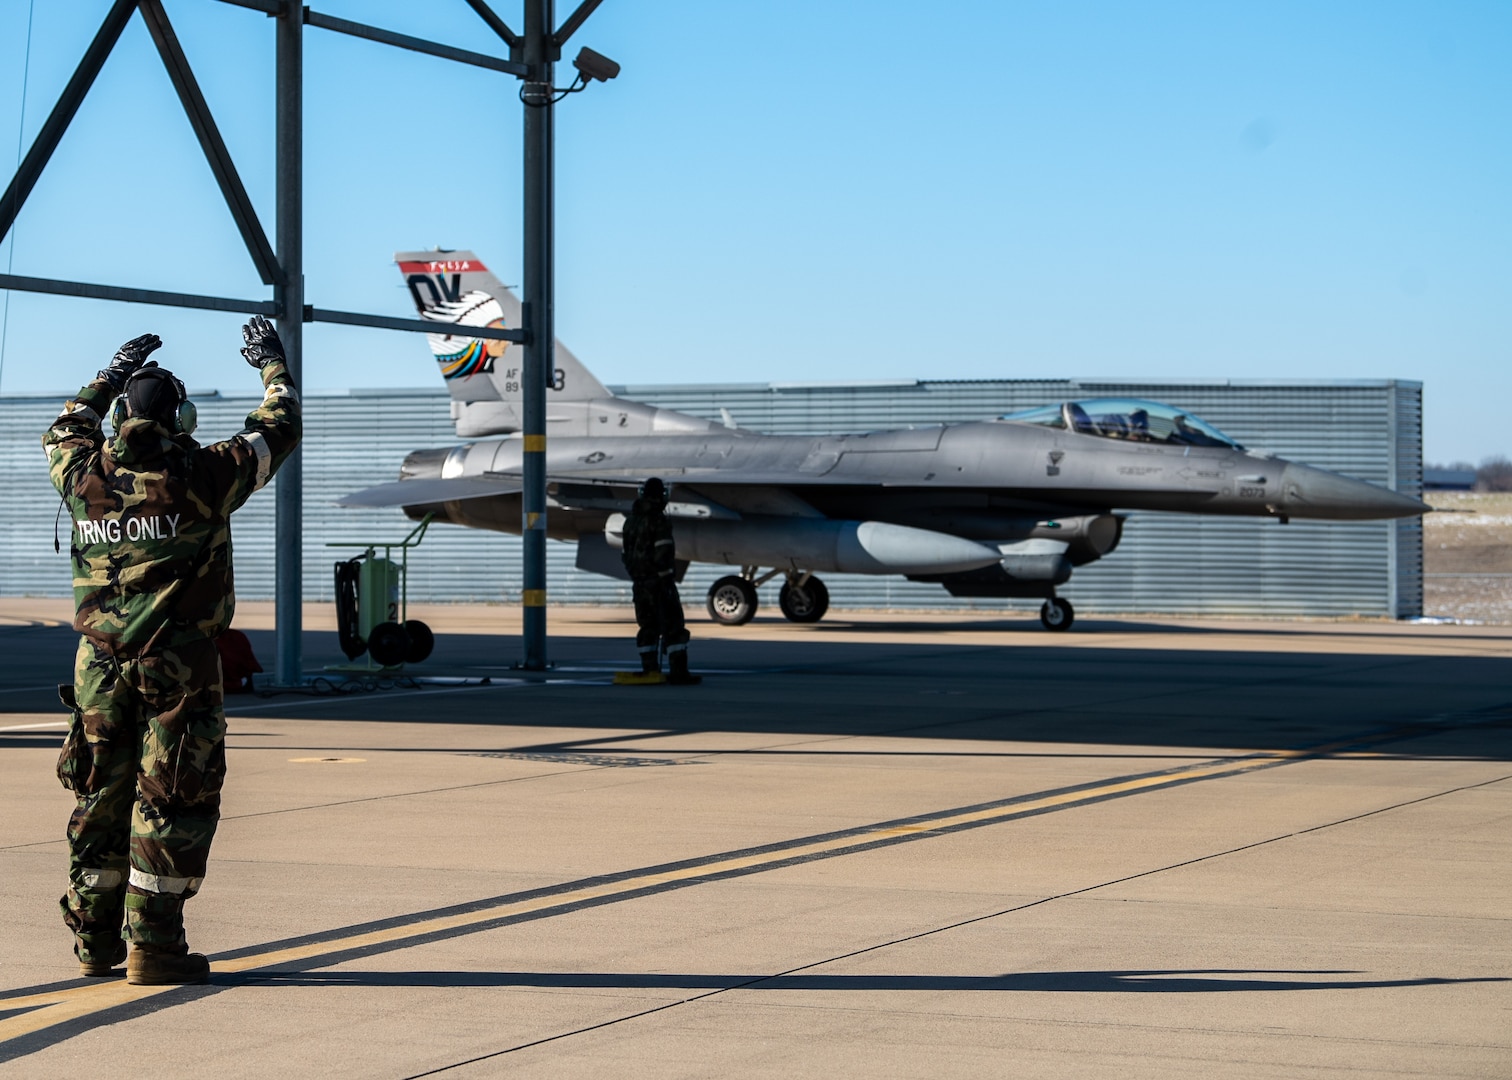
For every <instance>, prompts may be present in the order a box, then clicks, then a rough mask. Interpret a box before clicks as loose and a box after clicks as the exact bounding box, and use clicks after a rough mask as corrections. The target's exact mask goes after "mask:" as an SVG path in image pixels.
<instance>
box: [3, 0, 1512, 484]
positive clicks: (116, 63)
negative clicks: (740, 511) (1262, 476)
mask: <svg viewBox="0 0 1512 1080" xmlns="http://www.w3.org/2000/svg"><path fill="white" fill-rule="evenodd" d="M107 6H108V5H107V3H105V2H104V0H43V2H39V3H36V4H35V5H34V10H32V8H33V5H32V4H31V3H30V2H29V0H0V162H4V163H5V165H4V168H3V170H0V171H4V172H5V173H6V174H7V175H8V174H9V173H10V171H11V169H12V168H13V165H14V154H15V152H16V148H17V140H18V136H19V138H20V139H21V142H22V143H23V144H24V145H29V144H30V141H31V139H32V137H33V136H34V135H35V134H36V132H37V130H38V128H39V127H40V126H41V124H42V122H43V120H44V119H45V118H46V115H47V112H48V110H49V109H50V108H51V106H52V104H53V102H54V101H55V100H56V97H57V94H58V92H59V90H60V89H61V88H62V86H63V84H64V82H65V81H66V79H67V78H68V75H69V74H70V72H71V71H72V69H73V66H74V65H75V64H76V63H77V60H78V58H79V56H80V55H81V54H82V52H83V49H84V47H85V45H86V44H87V42H88V40H89V38H90V37H91V36H92V34H93V32H94V29H95V28H96V26H97V25H98V22H99V19H100V18H101V17H102V15H103V13H104V11H105V9H106V7H107ZM312 6H313V7H314V8H315V9H316V10H319V11H324V12H327V13H329V14H333V15H341V16H345V17H348V18H354V19H360V20H362V21H365V22H370V23H375V24H379V25H382V26H385V27H388V28H391V29H395V30H399V31H402V32H408V33H414V34H419V35H424V36H428V37H432V38H435V39H438V40H443V41H447V42H450V43H453V44H457V45H462V46H465V47H471V48H474V49H478V50H485V51H497V50H496V49H495V46H496V45H497V44H498V43H497V41H496V40H495V39H493V38H492V36H491V34H490V33H489V31H488V30H487V29H486V28H485V27H483V25H482V23H481V22H480V21H479V20H478V19H477V17H476V16H475V15H474V14H473V13H472V12H471V10H469V9H468V7H467V6H466V4H465V3H463V2H462V0H430V2H427V3H424V4H418V3H401V2H399V0H364V2H357V0H322V2H317V3H314V4H313V5H312ZM560 7H561V11H559V17H562V16H564V15H565V13H566V11H567V10H569V5H568V4H566V3H562V4H560ZM167 8H168V12H169V15H170V16H171V18H172V19H173V20H174V23H175V26H176V27H177V29H178V32H179V34H180V36H181V38H182V39H183V41H184V46H185V49H186V51H187V53H188V55H189V58H190V61H191V63H192V64H193V65H194V67H195V70H196V74H197V75H198V77H199V79H200V81H201V83H202V85H203V87H204V90H205V94H206V96H207V98H208V99H209V101H210V104H211V106H212V108H213V109H214V111H215V114H216V118H217V120H218V122H219V124H220V126H221V129H222V133H223V134H224V136H225V138H226V141H227V143H228V145H229V146H230V149H231V153H232V155H233V157H234V158H235V160H236V163H237V166H238V168H239V170H240V171H241V174H242V177H243V179H244V181H245V183H246V185H247V187H248V190H249V191H250V193H251V196H252V198H253V200H254V202H255V203H256V204H257V207H258V209H259V212H260V213H261V214H262V215H263V219H264V223H265V226H266V227H267V229H268V230H269V232H270V233H271V231H272V226H273V196H274V189H273V169H272V166H273V157H272V155H273V113H272V95H271V87H272V74H273V34H272V26H271V23H270V22H269V21H268V20H266V19H265V18H264V17H263V16H261V15H259V14H257V13H254V12H249V11H245V10H241V9H237V8H233V7H229V6H226V5H222V4H219V3H214V2H211V0H167ZM496 9H497V10H498V11H499V12H500V13H501V14H502V15H503V16H504V17H505V19H506V20H508V21H509V22H511V24H512V25H515V26H516V28H518V26H519V23H520V12H519V10H518V6H517V4H516V3H511V2H510V0H499V2H498V3H497V4H496ZM29 11H30V13H31V20H32V27H31V47H30V52H29V60H28V51H27V48H26V40H27V23H28V15H29ZM305 33H306V61H307V63H306V126H305V131H306V165H305V176H306V226H307V237H306V264H307V271H306V277H307V284H308V294H309V296H308V299H309V301H310V302H311V303H314V304H316V305H317V306H321V307H329V308H338V309H346V310H358V311H376V312H384V313H392V314H408V313H409V310H408V304H407V298H406V294H405V292H404V290H403V287H402V282H401V281H400V278H399V276H398V273H397V271H396V270H395V269H394V267H393V266H392V263H391V262H390V258H391V255H392V253H393V252H394V251H396V250H401V249H406V248H418V247H428V246H434V245H438V244H439V245H443V246H447V247H471V248H472V249H473V250H475V251H476V252H477V253H478V254H479V255H480V256H482V257H483V259H484V260H485V261H486V262H488V263H489V265H490V266H492V267H493V268H494V269H495V270H496V271H497V272H498V273H499V276H500V277H501V278H502V279H503V280H505V281H506V282H518V280H519V270H518V267H519V263H520V231H521V230H520V214H521V210H520V170H521V162H520V112H521V107H520V105H519V104H518V100H517V98H516V93H517V83H516V82H515V80H513V79H512V78H510V77H508V76H505V75H500V74H497V73H494V72H488V71H483V70H478V69H472V68H465V67H461V66H459V65H454V64H449V63H446V62H443V61H440V60H435V59H432V58H430V57H425V56H420V55H416V54H412V53H407V52H403V51H401V50H397V49H392V48H388V47H385V46H381V45H377V44H373V43H369V42H364V41H358V40H353V39H350V38H346V37H342V36H339V35H334V34H331V33H329V32H327V31H323V30H318V29H311V28H307V29H306V32H305ZM579 45H590V46H592V47H593V48H595V49H597V50H598V51H600V52H603V53H605V54H607V55H609V56H611V57H613V58H615V59H616V60H618V61H619V62H620V63H621V64H622V65H623V68H624V70H623V74H622V75H621V76H620V78H619V79H617V80H616V81H614V82H612V83H610V84H607V85H604V84H595V85H594V86H592V87H591V88H590V89H589V90H588V91H587V92H585V93H582V94H578V95H574V96H572V97H570V98H569V99H567V101H565V102H564V103H563V104H562V105H561V106H560V107H559V109H558V143H557V146H558V152H557V172H558V224H557V234H558V254H557V267H558V312H557V327H558V334H559V336H560V337H561V338H562V339H563V340H564V341H566V342H567V343H568V344H569V345H570V346H571V347H572V348H573V349H574V351H575V352H577V353H578V355H579V356H580V357H582V358H583V359H584V360H585V361H586V362H587V363H588V364H589V366H590V367H592V368H593V369H594V371H595V373H596V374H598V375H599V377H600V378H601V379H603V380H604V381H605V382H610V383H624V382H631V383H646V382H674V381H691V382H731V381H735V382H764V381H778V380H850V379H886V378H913V377H930V378H963V379H968V378H1001V377H1038V376H1082V377H1106V376H1130V377H1162V378H1181V377H1188V376H1198V377H1204V378H1211V377H1229V378H1297V377H1300V378H1374V377H1396V378H1404V379H1420V380H1422V381H1423V382H1424V383H1425V400H1426V425H1425V426H1426V442H1427V446H1426V455H1427V456H1428V457H1429V458H1430V459H1437V460H1444V461H1447V460H1451V459H1455V458H1463V459H1468V460H1471V461H1479V460H1480V459H1482V458H1484V457H1486V456H1488V455H1492V454H1499V453H1512V434H1509V429H1508V425H1507V423H1506V422H1505V420H1504V418H1503V417H1504V414H1505V413H1506V412H1507V411H1508V407H1509V405H1512V214H1509V206H1512V197H1509V193H1512V140H1509V139H1508V138H1507V133H1508V131H1509V130H1512V5H1509V4H1506V3H1503V2H1468V0H1466V2H1457V0H1446V2H1442V3H1434V4H1427V3H1412V4H1407V3H1390V2H1385V3H1381V2H1376V3H1368V4H1367V3H1347V2H1328V3H1323V4H1318V3H1286V2H1280V3H1267V4H1263V5H1262V4H1258V3H1253V4H1213V3H1177V2H1151V3H1142V4H1111V3H1101V2H1087V3H1081V4H1075V5H1071V4H1052V3H1018V2H1003V0H997V2H960V3H949V2H940V3H936V4H932V5H922V4H910V5H904V4H901V3H893V2H890V0H869V2H866V3H860V2H855V0H828V2H824V3H814V2H813V0H807V2H803V0H766V2H763V3H754V2H738V0H721V2H719V3H707V2H703V3H695V2H691V0H660V2H647V0H642V2H639V3H631V2H630V0H605V3H604V4H603V6H602V7H601V8H600V9H599V11H598V13H597V14H595V15H594V16H593V18H592V19H590V20H589V22H588V23H587V24H586V25H585V26H584V28H583V29H582V30H581V31H579V33H578V35H577V37H576V38H575V39H574V40H573V42H572V43H571V45H570V46H569V49H568V55H569V56H570V55H571V54H572V53H573V52H575V50H576V48H577V47H578V46H579ZM28 65H29V74H28V75H27V77H26V79H25V81H24V95H25V109H24V116H23V110H22V98H23V70H27V69H28ZM570 74H571V71H570V68H568V67H567V66H566V65H563V74H562V75H561V77H560V78H559V80H558V81H559V82H560V83H562V84H565V83H566V82H567V81H568V75H570ZM0 266H10V267H11V269H12V272H14V273H17V274H28V275H35V276H54V277H63V278H70V279H74V280H83V281H93V282H104V283H112V284H128V285H136V286H141V287H147V288H162V289H182V290H185V291H191V292H204V293H210V294H216V295H225V296H247V297H261V296H263V295H265V290H264V289H263V288H262V286H261V284H260V282H259V281H258V279H257V276H256V273H255V272H254V270H253V268H252V264H251V262H250V260H249V259H248V258H247V256H246V254H245V251H244V250H243V248H242V246H241V243H240V239H239V237H238V236H237V233H236V231H235V229H234V227H233V225H232V223H231V219H230V217H229V215H228V214H227V213H226V211H225V209H224V206H223V204H222V203H221V201H220V196H219V193H218V190H217V189H216V186H215V184H214V181H213V180H212V178H211V175H210V172H209V169H208V167H207V166H206V165H205V163H204V161H203V158H202V157H201V155H200V153H199V150H198V147H197V145H196V143H195V141H194V138H193V135H192V133H191V131H190V129H189V126H188V123H187V121H186V120H185V119H184V118H183V116H182V113H181V111H180V109H179V106H178V103H177V100H176V98H175V96H174V94H173V91H172V88H171V87H170V85H169V83H168V79H167V76H166V75H165V74H164V73H163V71H162V69H161V65H160V63H159V62H158V60H157V57H156V53H155V50H154V49H153V48H152V45H151V42H150V39H149V38H148V35H147V33H146V30H145V28H144V27H143V26H142V24H141V21H140V19H139V18H138V19H133V21H132V24H131V25H130V27H129V28H128V29H127V31H126V33H125V35H124V36H123V38H122V40H121V43H120V45H119V46H118V47H117V50H116V52H115V54H114V55H113V56H112V58H111V60H110V62H109V64H108V65H107V67H106V69H105V71H104V73H103V75H102V76H101V78H100V80H99V82H98V83H97V84H96V87H95V89H94V91H93V93H92V94H91V96H90V99H89V100H88V102H87V103H86V104H85V106H84V108H83V110H82V111H81V113H80V115H79V118H78V120H77V121H76V122H75V125H74V128H73V129H72V130H71V131H70V132H69V134H68V136H67V137H66V138H65V140H64V142H63V144H62V146H61V147H60V149H59V152H58V153H57V155H55V157H54V159H53V162H52V163H51V165H50V166H49V167H48V170H47V172H46V173H45V174H44V176H43V179H42V182H41V183H40V184H39V185H38V187H37V189H36V191H35V192H34V194H33V195H32V197H31V200H30V201H29V202H28V204H27V206H26V208H25V209H24V210H23V212H22V215H21V217H20V220H19V222H18V224H17V228H16V230H15V231H14V233H13V234H12V236H11V237H9V238H7V240H6V241H5V243H4V245H0ZM240 321H241V319H240V318H239V317H237V316H232V315H217V314H208V313H194V312H179V311H176V310H172V309H167V308H148V307H134V306H128V305H123V304H114V303H98V302H93V301H84V300H76V299H70V298H54V297H40V296H35V295H28V294H20V293H13V294H11V295H10V298H9V314H8V320H7V324H6V326H5V355H4V368H3V371H0V392H7V393H22V392H38V391H47V392H51V391H55V390H56V391H64V390H70V389H72V388H73V387H74V386H76V385H77V384H78V383H79V382H80V381H82V379H83V378H85V377H87V376H88V375H89V374H90V373H91V372H92V371H93V370H94V369H95V368H96V367H98V366H99V365H100V364H101V363H103V362H104V361H105V360H106V359H107V358H108V357H109V355H110V353H111V352H113V351H114V348H115V346H116V345H117V344H119V342H121V341H123V340H125V339H126V338H129V337H133V336H135V335H136V334H138V333H142V332H144V331H145V330H149V329H150V330H153V331H156V332H158V333H160V334H161V335H162V336H163V338H164V339H165V341H166V342H167V344H166V346H165V348H164V350H163V353H162V354H161V355H162V359H163V362H164V363H165V364H168V365H169V366H172V367H174V368H175V370H177V371H179V372H180V373H181V374H182V375H184V376H185V378H186V381H187V382H188V383H189V385H190V386H191V388H195V387H198V388H204V389H209V388H216V387H226V388H231V387H238V386H241V385H243V384H244V383H246V381H247V380H248V379H249V378H250V377H251V374H250V372H249V371H248V370H247V369H246V368H245V367H244V366H242V363H241V360H240V359H239V357H238V356H237V354H236V352H235V345H236V344H238V343H239V339H238V333H237V327H238V326H239V324H240ZM306 335H307V336H306V342H307V344H306V360H305V365H306V369H305V370H306V375H305V383H306V385H307V386H308V387H312V388H323V389H338V388H344V387H349V386H359V385H362V386H421V385H433V384H436V385H438V382H437V381H436V375H435V370H434V366H433V364H432V362H431V360H430V358H429V355H428V352H427V350H426V348H425V345H424V342H423V340H421V339H420V338H419V337H417V336H413V335H406V334H395V333H388V332H382V331H369V330H358V329H349V328H333V327H324V326H314V327H309V328H307V330H306Z"/></svg>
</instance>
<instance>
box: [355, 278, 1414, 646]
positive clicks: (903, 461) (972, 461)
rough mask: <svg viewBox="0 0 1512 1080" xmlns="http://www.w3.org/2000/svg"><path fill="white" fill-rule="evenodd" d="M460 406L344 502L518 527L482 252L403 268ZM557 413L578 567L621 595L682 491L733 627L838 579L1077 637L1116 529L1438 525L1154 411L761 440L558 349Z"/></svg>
mask: <svg viewBox="0 0 1512 1080" xmlns="http://www.w3.org/2000/svg"><path fill="white" fill-rule="evenodd" d="M395 259H396V261H397V262H398V264H399V268H400V271H401V272H402V273H403V274H404V277H405V280H406V282H407V284H408V286H409V290H410V293H411V295H412V296H413V297H414V300H415V305H416V307H417V308H418V309H419V311H420V314H421V316H422V317H424V318H426V319H431V320H434V321H435V322H436V324H437V325H436V332H435V333H434V334H432V335H430V336H429V341H430V347H431V351H432V352H433V353H434V354H435V358H436V361H437V363H438V364H439V365H440V367H441V374H442V377H443V378H444V379H445V380H446V385H447V386H448V387H449V388H450V390H451V408H452V418H453V419H454V420H455V421H456V425H457V435H458V437H459V438H462V439H467V440H471V441H468V442H464V443H462V444H461V445H458V446H450V447H441V448H439V449H435V450H417V451H415V452H414V453H412V454H410V455H409V456H408V457H407V458H406V459H405V461H404V464H403V466H402V468H401V469H400V478H399V480H398V481H396V482H394V483H388V484H382V485H379V486H378V487H374V488H369V489H367V490H365V491H360V492H357V493H355V494H353V495H349V496H347V497H346V498H345V499H343V500H341V501H342V502H343V503H344V504H346V505H349V506H401V507H403V508H404V512H405V513H406V514H407V515H408V516H409V517H410V518H413V519H416V520H419V519H420V518H422V517H424V515H426V514H435V515H436V519H437V520H439V521H449V522H453V523H455V524H458V525H466V526H470V527H472V528H478V529H492V530H496V531H498V532H505V533H515V534H518V533H519V532H520V531H521V501H522V500H521V476H522V465H521V458H522V446H523V442H522V438H521V436H520V435H519V431H520V428H521V426H522V423H523V406H522V402H521V378H520V352H521V350H520V349H519V348H518V347H516V346H511V345H509V344H508V343H506V342H502V341H493V340H485V339H480V338H476V337H469V336H468V334H467V328H468V327H483V326H487V327H518V326H519V325H520V304H519V301H518V300H517V299H516V298H515V296H514V295H513V294H512V293H511V292H510V291H509V290H508V289H506V288H505V287H504V286H503V285H501V284H500V283H499V281H498V279H496V278H495V277H494V275H493V274H492V273H490V272H489V271H488V269H487V268H486V267H485V266H484V265H483V263H482V262H481V261H480V260H479V259H478V258H477V256H475V255H474V254H473V253H472V252H468V251H445V252H443V251H425V252H405V253H401V254H398V255H396V256H395ZM554 375H555V378H554V381H553V385H552V388H551V390H550V392H549V393H548V395H547V398H548V400H547V424H548V427H547V444H546V445H547V464H546V470H547V478H548V488H547V491H548V497H549V500H550V501H549V503H548V507H549V512H548V514H547V525H548V535H549V536H550V537H552V538H553V539H558V540H568V541H575V542H576V543H577V545H578V557H577V565H578V566H579V567H580V568H582V569H585V570H591V571H595V572H598V573H603V574H606V575H608V576H611V577H622V576H623V575H624V571H623V567H622V566H621V563H620V558H619V551H618V548H619V546H620V530H621V528H622V525H623V522H624V515H625V513H626V512H627V511H628V510H629V508H630V506H631V503H632V502H633V501H634V499H635V492H636V487H637V485H639V484H640V483H641V482H642V481H644V480H646V479H647V478H648V477H652V476H657V477H661V478H662V479H663V480H664V481H665V482H666V484H667V486H668V488H669V503H668V506H667V514H668V516H669V517H671V518H672V521H673V534H674V538H675V543H676V553H677V558H678V559H679V560H680V561H681V562H682V564H683V565H684V568H685V566H686V563H687V562H690V561H691V562H705V563H713V564H717V565H725V566H738V567H740V568H741V570H740V573H739V574H732V575H729V576H726V577H722V578H720V579H719V580H718V581H716V582H715V583H714V585H713V587H712V588H711V589H710V590H709V596H708V608H709V614H710V615H711V616H712V617H713V618H714V619H715V620H717V621H719V622H722V623H727V624H739V623H744V622H747V621H749V620H750V619H751V617H752V616H753V615H754V614H755V613H756V607H757V586H759V585H762V584H764V583H765V582H767V581H770V580H772V579H773V578H776V577H781V578H782V579H783V584H782V586H781V590H780V593H779V596H778V603H779V605H780V607H781V609H782V613H783V615H785V616H786V617H787V618H789V619H791V620H793V621H794V622H817V621H818V620H819V619H821V618H823V616H824V613H825V611H826V609H827V608H828V606H829V594H828V590H827V589H826V588H825V586H824V583H823V582H822V581H821V580H820V578H819V577H818V576H817V575H819V574H822V573H843V574H900V575H903V576H905V577H907V578H908V579H909V580H911V581H927V582H938V583H939V584H940V585H942V586H944V587H945V588H946V589H947V590H948V591H949V592H950V593H951V594H952V595H955V596H972V597H1034V598H1043V600H1044V604H1043V606H1042V607H1041V609H1040V620H1041V622H1042V623H1043V624H1044V626H1045V627H1046V629H1049V630H1065V629H1067V628H1069V627H1070V626H1071V623H1072V620H1073V618H1074V614H1075V613H1074V612H1073V610H1072V607H1071V605H1070V604H1069V603H1068V602H1067V601H1066V600H1065V599H1064V598H1061V597H1057V596H1056V593H1055V590H1056V586H1058V585H1061V584H1064V583H1065V582H1066V581H1067V580H1068V579H1069V578H1070V577H1071V573H1072V571H1073V570H1074V569H1075V568H1076V567H1078V566H1085V565H1086V564H1088V563H1090V562H1095V561H1096V560H1098V559H1101V558H1103V557H1104V556H1107V555H1109V554H1111V553H1112V552H1113V551H1114V550H1115V549H1116V548H1117V547H1118V541H1119V537H1120V535H1121V533H1122V529H1123V517H1122V516H1121V515H1120V511H1131V510H1167V511H1184V512H1187V513H1193V514H1245V515H1255V516H1269V517H1275V518H1280V519H1281V520H1283V521H1285V520H1287V519H1288V518H1291V517H1297V518H1325V519H1332V520H1348V521H1356V520H1368V519H1376V518H1396V517H1406V516H1409V515H1412V514H1421V513H1424V512H1426V511H1427V510H1428V509H1429V508H1428V507H1427V506H1426V505H1425V504H1423V503H1421V502H1419V501H1418V500H1417V499H1414V498H1410V497H1408V496H1406V495H1401V494H1398V493H1396V492H1394V491H1389V490H1387V489H1385V488H1380V487H1376V486H1375V485H1373V484H1368V483H1365V482H1363V481H1360V480H1352V479H1350V478H1348V477H1344V476H1340V475H1338V474H1337V473H1332V472H1327V471H1325V470H1323V469H1316V468H1312V467H1310V466H1307V465H1300V464H1297V463H1295V462H1289V461H1283V460H1281V459H1280V458H1276V457H1271V456H1267V455H1261V454H1256V453H1254V452H1251V451H1247V450H1245V448H1244V447H1242V446H1240V445H1239V444H1238V443H1236V442H1234V440H1232V439H1230V438H1228V437H1227V436H1226V435H1224V434H1223V433H1222V432H1221V431H1218V430H1217V429H1216V428H1214V427H1212V426H1211V425H1209V424H1205V423H1203V422H1202V421H1201V420H1199V419H1198V418H1197V417H1195V416H1193V415H1191V414H1190V413H1188V412H1185V411H1184V410H1182V409H1178V408H1174V407H1172V406H1169V405H1162V404H1160V403H1159V402H1154V401H1131V400H1115V399H1096V400H1087V401H1066V402H1061V403H1058V404H1053V405H1047V406H1045V407H1044V408H1039V409H1033V410H1030V411H1028V412H1021V413H1014V414H1012V415H1009V416H1003V417H999V418H997V419H989V420H983V421H981V422H978V423H966V424H949V425H941V426H936V427H913V428H908V429H906V430H897V431H876V432H870V433H867V434H862V435H822V436H792V435H766V434H762V433H759V432H755V431H746V430H742V429H740V428H736V427H731V426H722V425H720V424H716V423H713V422H710V421H708V420H702V419H699V418H697V417H693V416H688V415H686V414H684V413H679V412H674V411H672V410H670V409H659V408H654V407H652V406H650V405H644V404H641V403H639V402H634V401H629V400H626V399H624V398H621V397H616V396H615V395H614V394H611V393H610V392H609V391H608V390H607V389H605V388H604V386H603V385H602V384H601V383H600V382H599V381H598V380H597V379H595V378H594V377H593V375H592V374H590V373H589V371H588V369H587V368H585V367H584V366H583V365H582V364H581V363H580V362H579V361H578V359H577V358H576V357H575V356H573V354H572V353H571V352H569V351H568V350H567V349H566V348H565V347H564V346H563V345H562V344H561V343H560V342H558V343H556V350H555V364H554Z"/></svg>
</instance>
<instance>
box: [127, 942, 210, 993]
mask: <svg viewBox="0 0 1512 1080" xmlns="http://www.w3.org/2000/svg"><path fill="white" fill-rule="evenodd" d="M209 980H210V961H209V960H206V959H205V957H204V956H203V955H201V954H200V953H197V952H192V953H163V952H148V951H146V950H143V949H132V950H131V957H130V959H128V960H127V961H126V981H127V982H128V983H130V984H131V985H132V986H171V985H175V984H178V983H202V982H209Z"/></svg>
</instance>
